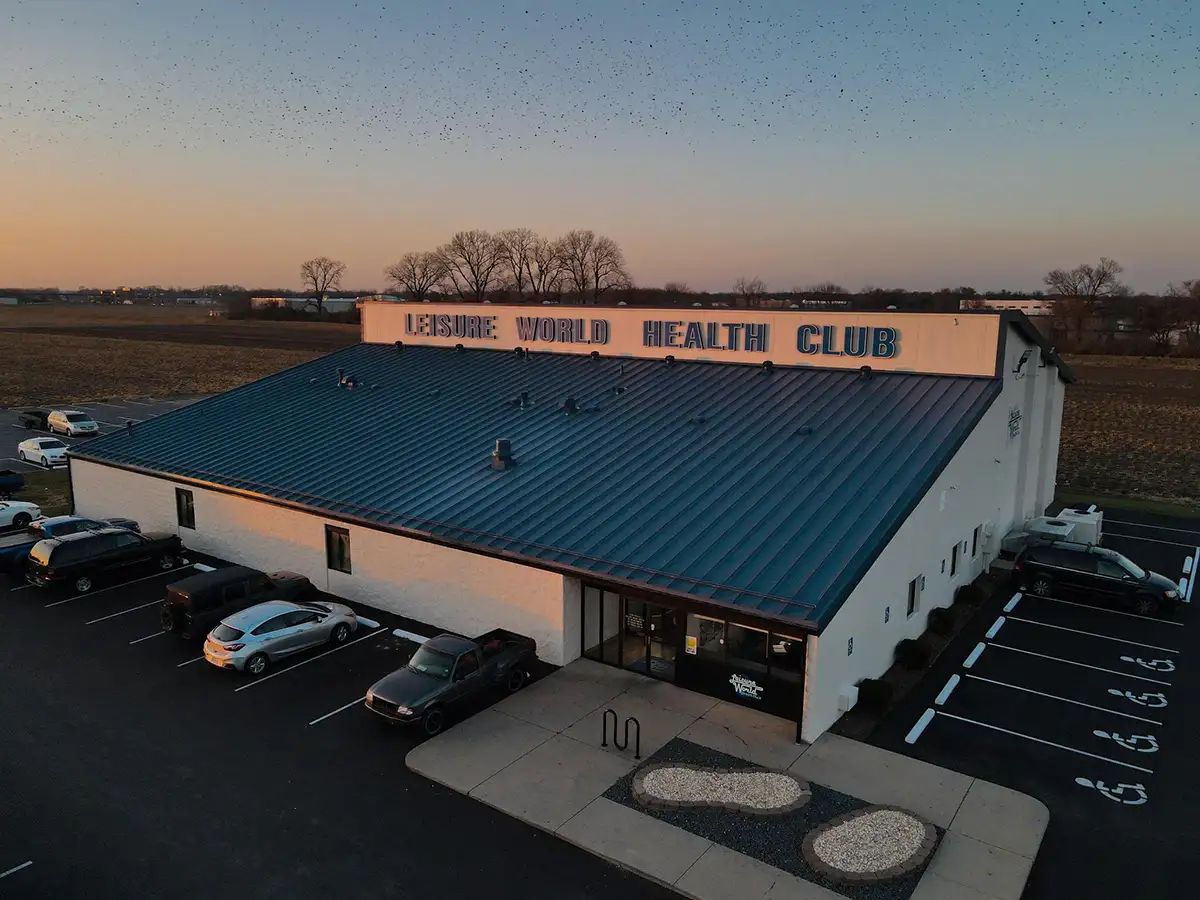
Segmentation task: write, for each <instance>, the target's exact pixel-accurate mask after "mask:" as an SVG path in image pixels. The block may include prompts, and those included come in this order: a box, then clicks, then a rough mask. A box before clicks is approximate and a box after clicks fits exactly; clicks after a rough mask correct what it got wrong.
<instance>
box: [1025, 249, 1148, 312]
mask: <svg viewBox="0 0 1200 900" xmlns="http://www.w3.org/2000/svg"><path fill="white" fill-rule="evenodd" d="M1124 271H1125V267H1124V266H1122V265H1121V264H1120V263H1119V262H1117V261H1116V260H1115V259H1109V258H1108V257H1107V256H1102V257H1100V264H1099V265H1096V266H1093V265H1089V264H1088V263H1083V264H1081V265H1078V266H1076V267H1075V268H1074V269H1071V270H1070V271H1067V270H1066V269H1055V270H1054V271H1052V272H1048V273H1047V274H1046V277H1045V278H1043V279H1042V281H1043V283H1045V285H1046V287H1048V288H1050V292H1051V293H1052V294H1056V295H1057V296H1059V297H1078V298H1079V299H1081V300H1083V301H1085V302H1087V303H1088V304H1089V305H1090V304H1092V303H1094V302H1095V301H1096V300H1099V299H1100V298H1101V297H1126V296H1128V295H1129V288H1128V287H1126V286H1125V285H1124V284H1122V283H1121V282H1120V281H1119V280H1118V276H1120V274H1121V273H1122V272H1124Z"/></svg>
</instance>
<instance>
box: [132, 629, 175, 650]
mask: <svg viewBox="0 0 1200 900" xmlns="http://www.w3.org/2000/svg"><path fill="white" fill-rule="evenodd" d="M164 634H166V632H165V631H156V632H154V634H148V635H146V636H145V637H140V638H135V639H134V640H132V641H130V642H129V646H131V647H132V646H133V645H134V644H140V643H141V642H142V641H148V640H150V638H156V637H162V636H163V635H164Z"/></svg>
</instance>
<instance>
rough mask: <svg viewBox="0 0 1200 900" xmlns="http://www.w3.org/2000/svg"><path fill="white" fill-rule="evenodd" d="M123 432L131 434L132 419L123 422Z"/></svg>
mask: <svg viewBox="0 0 1200 900" xmlns="http://www.w3.org/2000/svg"><path fill="white" fill-rule="evenodd" d="M125 430H126V431H127V432H129V433H130V434H133V419H126V420H125Z"/></svg>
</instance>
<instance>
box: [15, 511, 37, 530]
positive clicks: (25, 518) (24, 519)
mask: <svg viewBox="0 0 1200 900" xmlns="http://www.w3.org/2000/svg"><path fill="white" fill-rule="evenodd" d="M32 521H33V516H31V515H30V514H29V513H17V514H16V515H15V516H13V521H12V523H13V524H14V525H16V526H17V527H18V528H24V527H25V526H26V525H28V524H29V523H30V522H32Z"/></svg>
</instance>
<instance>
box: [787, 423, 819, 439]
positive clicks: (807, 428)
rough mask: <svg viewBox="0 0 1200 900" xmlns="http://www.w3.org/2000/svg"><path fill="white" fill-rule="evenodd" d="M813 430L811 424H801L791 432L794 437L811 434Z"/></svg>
mask: <svg viewBox="0 0 1200 900" xmlns="http://www.w3.org/2000/svg"><path fill="white" fill-rule="evenodd" d="M814 431H816V429H815V428H813V427H812V426H811V425H801V426H800V427H799V428H797V429H796V430H795V431H794V432H792V433H793V434H795V435H796V437H807V436H808V435H810V434H812V433H813V432H814Z"/></svg>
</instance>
